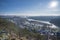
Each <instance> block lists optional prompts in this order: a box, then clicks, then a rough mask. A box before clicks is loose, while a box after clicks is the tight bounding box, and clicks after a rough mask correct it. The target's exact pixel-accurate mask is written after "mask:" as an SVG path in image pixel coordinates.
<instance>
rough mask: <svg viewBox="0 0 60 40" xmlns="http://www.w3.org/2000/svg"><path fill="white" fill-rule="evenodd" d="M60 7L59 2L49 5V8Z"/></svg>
mask: <svg viewBox="0 0 60 40" xmlns="http://www.w3.org/2000/svg"><path fill="white" fill-rule="evenodd" d="M57 6H58V2H57V1H52V2H50V4H49V8H56V7H57Z"/></svg>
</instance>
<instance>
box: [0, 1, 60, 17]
mask: <svg viewBox="0 0 60 40" xmlns="http://www.w3.org/2000/svg"><path fill="white" fill-rule="evenodd" d="M0 15H18V16H20V15H23V16H42V15H46V16H53V15H55V16H60V0H0Z"/></svg>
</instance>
